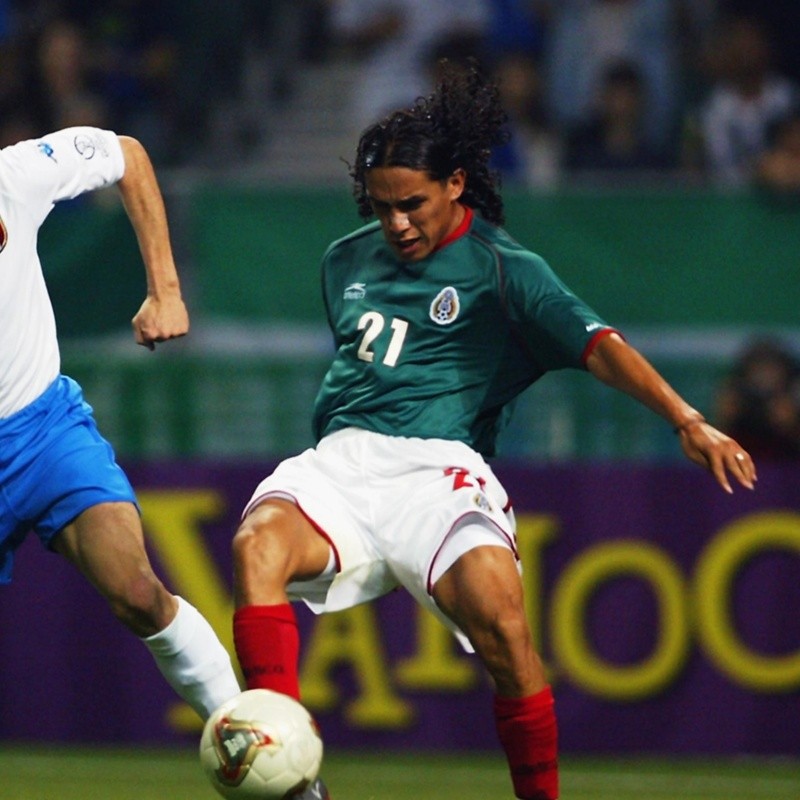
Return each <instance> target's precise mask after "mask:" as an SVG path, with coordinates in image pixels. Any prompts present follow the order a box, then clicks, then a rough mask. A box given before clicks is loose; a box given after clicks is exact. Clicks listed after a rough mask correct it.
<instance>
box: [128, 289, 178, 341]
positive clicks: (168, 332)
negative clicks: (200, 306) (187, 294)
mask: <svg viewBox="0 0 800 800" xmlns="http://www.w3.org/2000/svg"><path fill="white" fill-rule="evenodd" d="M131 324H132V325H133V335H134V338H135V339H136V343H137V344H141V345H143V346H144V347H146V348H147V349H148V350H155V347H156V344H158V343H159V342H165V341H167V340H168V339H177V338H178V337H180V336H185V335H186V333H188V331H189V312H188V311H187V310H186V306H185V304H184V302H183V300H182V299H181V297H180V295H177V294H176V295H169V296H167V297H166V298H155V297H151V296H149V295H148V296H147V297H146V298H145V301H144V302H143V303H142V305H141V307H140V308H139V310H138V311H137V312H136V316H135V317H134V318H133V319H132V320H131Z"/></svg>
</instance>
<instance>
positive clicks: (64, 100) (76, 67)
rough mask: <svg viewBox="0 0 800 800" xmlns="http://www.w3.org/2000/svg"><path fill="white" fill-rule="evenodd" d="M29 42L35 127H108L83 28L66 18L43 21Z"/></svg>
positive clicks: (105, 111) (106, 112)
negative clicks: (93, 82)
mask: <svg viewBox="0 0 800 800" xmlns="http://www.w3.org/2000/svg"><path fill="white" fill-rule="evenodd" d="M32 44H33V48H34V53H33V58H32V59H31V62H30V67H31V68H32V70H33V74H32V75H31V80H30V82H29V87H30V90H31V91H30V94H31V98H30V101H29V102H30V104H31V105H32V106H33V107H34V108H36V109H37V112H38V115H39V119H38V120H37V124H38V127H39V128H40V129H42V130H59V129H62V128H68V127H71V126H73V125H90V126H95V127H99V128H104V127H108V126H109V124H110V121H109V115H108V107H107V104H106V102H105V99H104V97H103V96H102V94H101V93H100V92H99V91H98V90H97V89H96V87H95V86H94V85H93V84H92V81H91V73H90V61H89V53H90V47H89V43H88V41H87V37H86V33H85V30H84V29H83V28H82V27H81V26H80V25H79V24H77V23H75V22H72V21H71V20H69V19H67V18H65V17H55V18H53V19H50V20H47V21H46V22H45V24H44V26H43V27H42V28H41V30H39V31H38V35H37V36H35V38H34V40H33V42H32ZM31 101H32V102H31Z"/></svg>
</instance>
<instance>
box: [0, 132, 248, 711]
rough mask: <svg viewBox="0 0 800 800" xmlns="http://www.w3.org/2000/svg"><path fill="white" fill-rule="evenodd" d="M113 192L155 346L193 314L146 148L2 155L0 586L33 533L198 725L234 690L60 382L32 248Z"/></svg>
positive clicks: (75, 136) (98, 139)
mask: <svg viewBox="0 0 800 800" xmlns="http://www.w3.org/2000/svg"><path fill="white" fill-rule="evenodd" d="M113 184H116V186H117V187H118V189H119V192H120V194H121V196H122V200H123V203H124V207H125V209H126V211H127V214H128V217H129V219H130V222H131V224H132V226H133V229H134V231H135V232H136V236H137V239H138V243H139V248H140V251H141V255H142V260H143V262H144V268H145V271H146V274H147V296H146V298H145V300H144V302H143V303H142V305H141V307H140V309H139V311H138V312H137V314H136V316H135V317H134V318H133V331H134V336H135V339H136V342H138V343H139V344H141V345H144V346H145V347H148V348H149V349H151V350H152V349H153V348H154V347H155V345H156V343H158V342H163V341H166V340H168V339H172V338H175V337H179V336H183V335H184V334H185V333H186V332H187V331H188V329H189V318H188V314H187V311H186V307H185V306H184V303H183V299H182V297H181V290H180V284H179V280H178V274H177V271H176V268H175V263H174V261H173V255H172V248H171V244H170V239H169V231H168V224H167V217H166V213H165V209H164V203H163V199H162V196H161V192H160V189H159V186H158V182H157V179H156V176H155V173H154V170H153V167H152V164H151V161H150V159H149V157H148V155H147V152H146V151H145V149H144V147H143V146H142V145H141V144H140V143H139V142H138V141H137V140H135V139H133V138H131V137H128V136H118V135H117V134H115V133H113V132H111V131H105V130H99V129H96V128H89V127H75V128H68V129H64V130H61V131H57V132H54V133H51V134H48V135H47V136H43V137H42V138H40V139H35V140H30V141H23V142H20V143H18V144H15V145H12V146H9V147H6V148H3V149H2V150H0V286H2V291H0V582H4V583H8V582H10V580H11V575H12V567H13V560H14V551H15V549H16V548H17V547H18V545H19V544H20V543H21V542H22V540H23V539H24V538H25V537H26V535H27V534H28V532H30V531H35V533H36V535H37V536H38V537H39V539H40V540H41V542H42V543H43V544H44V545H45V546H46V547H48V548H50V549H52V550H54V551H56V552H58V553H60V554H61V555H63V556H65V557H66V558H67V559H68V560H69V561H71V562H72V563H73V564H74V565H75V566H76V567H77V568H78V569H79V570H80V571H81V572H82V573H83V575H84V576H85V577H86V578H87V580H89V582H90V583H92V584H93V585H94V586H95V587H96V588H97V589H98V590H99V592H100V593H101V594H102V596H103V597H104V598H105V599H106V600H107V602H108V604H109V606H110V608H111V610H112V612H113V613H114V614H115V616H116V617H117V618H118V619H119V620H120V621H121V622H122V623H123V624H124V625H125V626H126V627H127V628H129V629H130V630H131V631H132V632H133V633H134V634H136V636H138V637H140V638H141V639H142V640H143V641H144V643H145V645H146V646H147V647H148V648H149V649H150V651H151V652H152V654H153V656H154V658H155V661H156V663H157V664H158V667H159V669H160V671H161V672H162V674H163V675H164V677H165V678H166V680H167V681H168V682H169V683H170V685H171V686H172V687H173V688H174V689H175V690H176V691H177V693H178V694H179V695H180V696H181V697H182V698H183V699H184V700H185V701H186V702H188V703H189V704H190V705H191V706H192V707H193V708H194V709H195V710H196V711H197V712H198V714H199V715H200V716H201V717H202V718H203V719H206V718H207V717H208V715H209V714H210V713H211V711H213V710H214V709H215V708H216V707H217V706H219V705H220V704H221V703H222V702H224V701H225V700H227V699H229V698H230V697H232V696H234V695H235V694H237V693H238V692H239V691H240V687H239V684H238V681H237V679H236V675H235V673H234V671H233V667H232V664H231V660H230V657H229V655H228V653H227V651H226V650H225V648H224V647H223V646H222V643H221V642H220V641H219V639H218V638H217V636H216V634H215V633H214V632H213V630H212V628H211V626H210V625H209V624H208V622H207V621H206V620H205V618H204V617H202V616H201V614H200V613H199V612H198V611H197V609H195V608H194V606H192V605H191V604H190V603H188V602H187V601H186V600H184V599H183V598H180V597H177V596H175V595H173V594H172V593H171V592H169V591H168V590H167V588H166V587H165V586H164V584H163V583H162V581H161V580H160V579H159V578H158V577H157V576H156V574H155V573H154V572H153V569H152V566H151V564H150V562H149V559H148V556H147V554H146V551H145V546H144V537H143V532H142V525H141V521H140V517H139V512H138V508H137V505H136V499H135V496H134V492H133V489H132V488H131V485H130V483H129V482H128V479H127V477H126V476H125V474H124V473H123V471H122V469H121V468H120V467H119V466H118V464H117V463H116V461H115V457H114V453H113V451H112V448H111V446H110V445H109V443H108V442H106V441H105V440H104V439H103V438H102V437H101V435H100V433H99V432H98V430H97V427H96V424H95V420H94V417H93V414H92V409H91V408H90V407H89V406H88V405H87V404H86V402H85V401H84V399H83V395H82V392H81V389H80V387H79V386H78V384H77V383H76V382H75V381H73V380H72V379H70V378H68V377H67V376H65V375H62V374H61V363H60V357H59V348H58V342H57V339H56V323H55V319H54V314H53V309H52V306H51V303H50V299H49V296H48V293H47V288H46V286H45V281H44V277H43V274H42V266H41V264H40V262H39V256H38V253H37V236H38V231H39V228H40V226H41V225H42V223H43V222H44V221H45V219H46V217H47V215H48V214H49V213H50V211H51V210H52V209H53V205H54V203H56V202H58V201H61V200H67V199H70V198H74V197H77V196H78V195H80V194H83V193H84V192H90V191H92V190H95V189H99V188H101V187H104V186H110V185H113Z"/></svg>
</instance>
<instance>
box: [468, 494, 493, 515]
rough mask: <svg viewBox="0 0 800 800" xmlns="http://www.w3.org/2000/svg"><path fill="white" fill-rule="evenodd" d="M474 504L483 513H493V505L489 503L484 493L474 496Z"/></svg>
mask: <svg viewBox="0 0 800 800" xmlns="http://www.w3.org/2000/svg"><path fill="white" fill-rule="evenodd" d="M472 502H473V503H475V505H476V506H477V507H478V508H480V509H481V510H482V511H491V510H492V504H491V503H490V502H489V499H488V498H487V497H486V495H485V494H483V493H482V492H478V493H477V494H475V495H473V496H472Z"/></svg>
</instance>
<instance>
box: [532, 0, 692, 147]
mask: <svg viewBox="0 0 800 800" xmlns="http://www.w3.org/2000/svg"><path fill="white" fill-rule="evenodd" d="M538 5H539V7H540V8H541V9H542V13H544V14H545V15H546V19H547V23H546V24H547V34H546V44H545V58H546V70H547V85H548V91H549V104H550V106H551V110H552V113H553V115H554V122H555V123H556V124H557V125H558V126H559V128H561V129H565V130H566V129H572V128H574V127H576V126H578V125H582V124H584V123H586V122H587V121H588V119H589V118H590V117H591V115H592V113H593V110H594V103H595V98H596V97H597V95H598V92H599V91H600V86H601V83H602V81H603V75H604V74H605V72H606V70H607V68H608V67H609V65H610V64H613V63H617V62H619V61H621V60H624V61H628V62H630V63H632V64H635V65H636V68H637V70H638V71H639V74H640V75H641V80H642V86H643V93H644V96H645V99H646V100H645V101H646V105H647V108H648V114H647V118H646V120H645V135H646V137H647V140H648V144H649V145H650V146H652V147H657V148H662V147H664V146H665V145H667V143H668V142H670V140H671V139H672V138H673V137H674V134H675V130H676V128H677V124H676V122H677V119H678V117H679V114H678V107H679V69H678V64H679V59H680V48H679V44H678V37H677V30H678V26H677V21H676V17H677V5H678V4H676V3H673V2H669V1H668V0H538Z"/></svg>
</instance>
